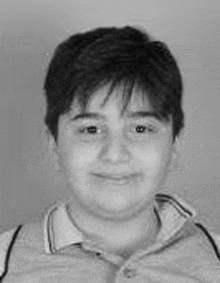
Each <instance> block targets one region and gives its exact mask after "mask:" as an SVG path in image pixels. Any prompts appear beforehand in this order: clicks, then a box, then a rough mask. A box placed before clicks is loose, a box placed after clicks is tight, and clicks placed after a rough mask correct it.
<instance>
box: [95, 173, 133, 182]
mask: <svg viewBox="0 0 220 283" xmlns="http://www.w3.org/2000/svg"><path fill="white" fill-rule="evenodd" d="M94 175H96V176H97V177H99V178H101V179H103V180H105V181H107V182H112V183H115V184H126V183H128V182H130V181H131V180H133V179H134V178H135V177H137V174H129V175H108V174H94Z"/></svg>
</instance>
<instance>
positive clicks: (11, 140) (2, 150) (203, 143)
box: [0, 0, 220, 233]
mask: <svg viewBox="0 0 220 283" xmlns="http://www.w3.org/2000/svg"><path fill="white" fill-rule="evenodd" d="M219 15H220V1H219V0H197V1H196V0H185V1H180V0H166V1H162V0H134V1H133V0H117V1H116V0H112V1H110V0H109V1H108V0H102V1H101V0H80V1H79V0H78V1H77V0H56V1H54V0H0V44H1V49H0V52H1V54H0V67H1V70H0V72H1V73H0V80H1V81H0V165H1V168H0V174H1V175H0V231H1V230H6V229H9V228H10V227H13V226H14V225H17V224H18V223H20V222H24V221H35V220H38V219H39V217H41V216H42V213H43V212H44V211H45V208H47V207H48V206H49V205H50V204H52V203H53V202H55V201H56V200H57V199H59V198H66V197H68V196H69V195H70V192H69V191H68V189H66V188H65V185H64V182H63V181H62V179H61V178H60V177H59V176H57V174H56V172H55V171H54V169H53V160H52V157H51V156H49V155H48V154H47V148H46V140H45V135H44V125H43V118H44V115H45V99H44V96H43V91H42V85H43V81H44V77H45V74H46V70H47V65H48V63H49V61H50V59H51V57H52V54H53V51H54V49H55V47H56V46H57V44H58V43H60V42H61V41H62V40H64V39H66V38H67V37H68V36H70V35H71V34H73V33H75V32H79V31H84V30H88V29H90V28H95V27H98V26H115V25H116V26H123V25H128V24H129V25H134V26H142V27H144V28H145V30H146V31H148V32H149V33H150V34H152V35H153V36H154V37H155V38H156V39H160V40H164V41H165V42H166V43H167V44H168V46H169V47H170V49H171V51H172V52H173V54H174V55H175V57H176V59H177V61H178V63H179V66H180V68H181V71H182V75H183V79H184V101H183V102H184V110H185V115H186V127H185V130H184V136H183V143H182V148H181V159H180V164H179V167H178V168H177V169H176V171H175V172H173V173H172V174H171V175H170V177H169V179H168V181H167V184H166V188H165V192H169V193H175V194H176V195H178V196H179V197H181V198H183V199H184V200H185V201H186V202H188V203H190V205H191V206H193V207H194V208H195V209H196V211H197V215H198V216H197V217H198V218H199V219H200V220H201V221H202V222H203V224H205V225H206V226H207V227H209V228H210V229H211V230H213V231H215V232H217V233H220V221H219V218H220V125H219V124H220V16H219Z"/></svg>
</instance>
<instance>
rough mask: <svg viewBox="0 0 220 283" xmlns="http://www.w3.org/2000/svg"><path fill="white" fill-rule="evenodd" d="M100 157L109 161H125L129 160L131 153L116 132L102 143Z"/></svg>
mask: <svg viewBox="0 0 220 283" xmlns="http://www.w3.org/2000/svg"><path fill="white" fill-rule="evenodd" d="M100 157H101V159H102V160H103V161H107V162H111V163H125V162H127V161H129V160H130V158H131V154H130V152H129V150H128V148H127V146H126V143H125V141H124V139H123V137H122V135H120V134H116V135H115V136H114V137H109V139H108V141H107V142H106V144H104V145H103V147H102V150H101V152H100Z"/></svg>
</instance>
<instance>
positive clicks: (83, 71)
mask: <svg viewBox="0 0 220 283" xmlns="http://www.w3.org/2000/svg"><path fill="white" fill-rule="evenodd" d="M107 84H109V85H110V88H109V92H108V94H107V97H106V99H105V102H106V101H107V100H108V98H109V97H110V95H111V93H112V92H113V90H114V88H115V87H117V86H121V87H123V110H122V111H124V110H125V109H126V107H127V105H128V103H129V101H130V98H131V96H132V92H133V89H134V87H137V88H138V89H140V90H141V94H142V97H143V98H144V97H147V98H148V101H149V102H150V104H151V106H152V107H153V109H154V111H155V112H156V114H157V115H158V117H160V118H161V119H163V120H165V121H169V120H170V118H171V117H172V121H173V124H172V126H173V139H174V140H175V138H176V136H178V135H179V132H180V131H181V129H182V128H183V126H184V113H183V110H182V106H181V100H182V92H183V86H182V78H181V74H180V70H179V68H178V66H177V62H176V60H175V58H174V57H173V55H172V54H171V52H170V51H169V49H168V47H167V45H166V44H165V43H164V42H161V41H156V40H154V39H152V38H151V37H150V35H148V34H147V33H146V32H144V31H142V30H139V29H137V28H134V27H131V26H125V27H100V28H96V29H93V30H90V31H87V32H82V33H77V34H75V35H72V36H70V37H69V38H68V39H66V40H65V41H63V42H61V43H60V44H59V45H58V46H57V48H56V49H55V51H54V54H53V57H52V59H51V62H50V64H49V67H48V70H47V74H46V78H45V82H44V94H45V96H46V102H47V109H46V115H45V118H44V122H45V124H46V126H47V129H48V130H49V132H50V133H51V134H52V135H53V137H54V139H55V140H56V141H57V136H58V121H59V116H60V115H64V114H66V113H68V112H69V111H70V110H71V105H72V102H73V101H75V98H77V100H78V102H79V105H80V107H81V109H82V111H84V110H85V109H86V107H87V105H88V101H89V100H90V99H91V97H92V95H93V93H94V92H95V91H96V90H97V89H99V88H100V87H102V86H105V85H107Z"/></svg>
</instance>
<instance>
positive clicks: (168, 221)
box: [44, 194, 196, 254]
mask: <svg viewBox="0 0 220 283" xmlns="http://www.w3.org/2000/svg"><path fill="white" fill-rule="evenodd" d="M154 207H155V212H156V213H157V215H158V216H159V219H160V221H161V229H160V231H159V234H158V237H157V242H164V241H167V240H169V239H170V238H171V237H172V236H173V235H174V234H176V233H177V232H178V231H180V230H181V228H183V226H184V224H185V223H186V222H187V221H189V220H190V219H192V218H194V217H195V216H196V212H195V210H194V209H193V208H192V207H190V206H189V205H188V204H186V203H185V202H183V200H181V199H179V197H177V196H175V197H174V196H170V195H166V194H157V195H155V206H154ZM85 241H86V238H85V237H84V235H83V234H82V233H81V232H80V231H79V230H78V228H77V227H76V226H74V224H73V223H72V221H71V219H70V218H69V215H68V213H67V207H66V204H65V202H61V201H59V202H57V203H56V204H55V205H53V206H52V207H50V208H49V210H48V211H47V213H46V215H45V219H44V245H45V251H46V253H49V254H51V253H54V252H56V251H59V250H60V249H62V248H64V247H67V246H69V245H72V244H77V243H81V242H85Z"/></svg>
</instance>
